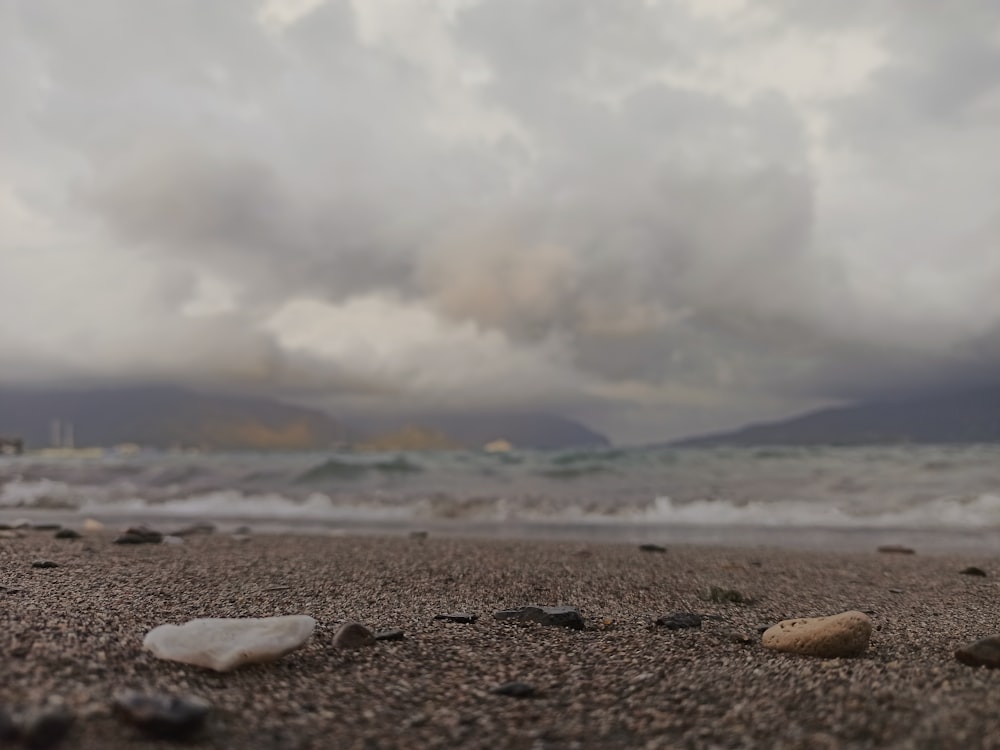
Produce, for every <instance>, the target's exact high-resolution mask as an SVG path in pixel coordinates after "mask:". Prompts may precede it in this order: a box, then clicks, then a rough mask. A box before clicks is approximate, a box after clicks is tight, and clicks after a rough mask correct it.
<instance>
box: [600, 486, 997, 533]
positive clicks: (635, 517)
mask: <svg viewBox="0 0 1000 750" xmlns="http://www.w3.org/2000/svg"><path fill="white" fill-rule="evenodd" d="M591 518H592V519H593V520H595V521H598V522H603V521H604V520H605V518H604V517H602V516H598V517H593V516H591ZM617 518H618V519H619V520H620V521H626V522H629V523H637V522H641V523H649V524H658V525H665V526H675V525H677V526H764V527H777V526H792V527H816V528H915V529H916V528H919V529H933V528H939V527H947V528H952V529H978V528H990V527H1000V495H994V494H989V493H987V494H982V495H978V496H975V497H971V498H954V497H948V498H939V499H936V500H931V501H930V502H926V503H923V504H920V505H915V506H912V507H909V508H903V509H898V510H883V511H882V512H877V513H871V512H868V513H865V512H858V511H857V510H854V509H852V510H850V511H849V510H844V509H842V508H839V507H836V506H831V505H820V504H816V503H801V502H771V503H763V502H749V503H745V504H734V503H730V502H726V501H723V500H696V501H694V502H690V503H683V504H681V503H674V502H673V501H672V500H671V499H670V498H669V497H658V498H656V500H655V501H654V502H653V504H652V505H651V506H649V507H648V508H646V509H643V510H638V511H636V512H634V513H625V514H621V515H618V516H617Z"/></svg>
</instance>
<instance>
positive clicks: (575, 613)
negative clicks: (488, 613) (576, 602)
mask: <svg viewBox="0 0 1000 750" xmlns="http://www.w3.org/2000/svg"><path fill="white" fill-rule="evenodd" d="M493 617H494V618H495V619H497V620H501V621H503V620H512V621H514V622H537V623H539V624H540V625H547V626H549V627H562V628H570V629H571V630H583V629H584V628H585V627H586V625H585V623H584V622H583V617H582V616H581V615H580V612H579V610H577V609H575V608H573V607H537V606H528V607H517V608H516V609H504V610H500V611H499V612H495V613H494V614H493Z"/></svg>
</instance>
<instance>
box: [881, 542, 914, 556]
mask: <svg viewBox="0 0 1000 750" xmlns="http://www.w3.org/2000/svg"><path fill="white" fill-rule="evenodd" d="M878 551H879V552H881V553H882V554H883V555H913V554H916V553H915V552H914V550H912V549H911V548H910V547H904V546H903V545H902V544H883V545H882V546H881V547H879V548H878Z"/></svg>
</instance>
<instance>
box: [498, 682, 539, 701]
mask: <svg viewBox="0 0 1000 750" xmlns="http://www.w3.org/2000/svg"><path fill="white" fill-rule="evenodd" d="M490 692H491V693H496V694H497V695H509V696H510V697H511V698H531V697H532V696H534V695H535V694H536V693H537V692H538V691H537V690H536V689H535V686H534V685H530V684H528V683H527V682H505V683H504V684H503V685H497V686H496V687H495V688H493V689H492V690H491V691H490Z"/></svg>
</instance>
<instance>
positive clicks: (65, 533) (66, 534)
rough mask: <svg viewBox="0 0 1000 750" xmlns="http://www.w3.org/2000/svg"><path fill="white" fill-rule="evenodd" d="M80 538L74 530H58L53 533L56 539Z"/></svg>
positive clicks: (78, 533)
mask: <svg viewBox="0 0 1000 750" xmlns="http://www.w3.org/2000/svg"><path fill="white" fill-rule="evenodd" d="M80 536H81V535H80V532H79V531H77V530H76V529H59V531H57V532H56V533H55V538H56V539H79V538H80Z"/></svg>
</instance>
